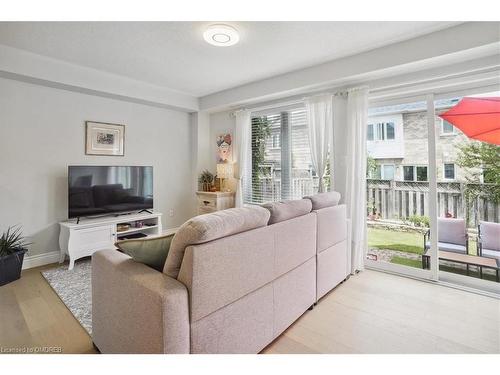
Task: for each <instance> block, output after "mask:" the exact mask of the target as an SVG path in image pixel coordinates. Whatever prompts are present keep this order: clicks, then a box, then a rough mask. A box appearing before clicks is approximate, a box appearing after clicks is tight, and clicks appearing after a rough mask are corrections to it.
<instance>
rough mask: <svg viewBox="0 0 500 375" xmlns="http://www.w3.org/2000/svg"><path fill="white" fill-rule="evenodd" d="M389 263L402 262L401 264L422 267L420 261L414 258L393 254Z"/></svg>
mask: <svg viewBox="0 0 500 375" xmlns="http://www.w3.org/2000/svg"><path fill="white" fill-rule="evenodd" d="M391 263H396V264H402V265H403V266H409V267H415V268H422V261H421V260H416V259H408V258H403V257H397V256H394V257H392V259H391Z"/></svg>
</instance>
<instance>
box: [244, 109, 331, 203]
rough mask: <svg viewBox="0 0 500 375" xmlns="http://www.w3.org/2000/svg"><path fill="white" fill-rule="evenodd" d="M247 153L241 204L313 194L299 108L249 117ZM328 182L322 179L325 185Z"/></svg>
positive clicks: (302, 114) (314, 185) (313, 177)
mask: <svg viewBox="0 0 500 375" xmlns="http://www.w3.org/2000/svg"><path fill="white" fill-rule="evenodd" d="M250 153H251V162H250V163H249V171H248V173H247V174H246V175H247V176H248V178H246V179H245V180H244V181H243V199H244V202H245V203H247V204H261V203H265V202H272V201H280V200H286V199H299V198H302V197H303V196H305V195H310V194H314V193H316V192H317V190H318V186H319V181H318V177H317V175H318V174H317V173H316V171H313V170H312V168H311V165H312V160H311V152H310V148H309V135H308V129H307V116H306V111H305V109H304V108H303V107H302V108H301V107H296V108H292V109H290V108H287V109H286V110H280V109H275V110H270V111H266V112H261V113H259V114H252V118H251V147H250ZM249 157H250V155H249ZM250 168H251V169H250ZM328 171H329V169H328V168H326V172H327V173H328ZM329 180H330V179H329V177H328V176H325V185H328V184H329ZM326 188H327V189H328V186H326Z"/></svg>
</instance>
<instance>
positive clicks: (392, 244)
mask: <svg viewBox="0 0 500 375" xmlns="http://www.w3.org/2000/svg"><path fill="white" fill-rule="evenodd" d="M368 247H369V248H376V249H389V250H397V251H403V252H405V253H414V254H423V252H424V235H423V234H421V233H415V232H397V231H392V230H386V229H376V228H368ZM469 254H471V255H476V241H472V240H471V241H469Z"/></svg>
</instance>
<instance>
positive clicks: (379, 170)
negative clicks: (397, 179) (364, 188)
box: [370, 164, 396, 180]
mask: <svg viewBox="0 0 500 375" xmlns="http://www.w3.org/2000/svg"><path fill="white" fill-rule="evenodd" d="M395 172H396V167H395V166H394V164H378V165H377V166H376V168H374V170H373V171H371V172H370V178H372V179H375V180H394V175H395Z"/></svg>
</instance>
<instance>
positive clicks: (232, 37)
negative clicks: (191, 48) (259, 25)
mask: <svg viewBox="0 0 500 375" xmlns="http://www.w3.org/2000/svg"><path fill="white" fill-rule="evenodd" d="M203 38H204V39H205V41H206V42H207V43H210V44H212V45H214V46H218V47H228V46H232V45H234V44H236V43H238V41H239V40H240V35H239V34H238V30H236V29H235V28H234V27H232V26H229V25H221V24H219V25H211V26H209V27H208V28H207V30H206V31H205V32H204V33H203Z"/></svg>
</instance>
